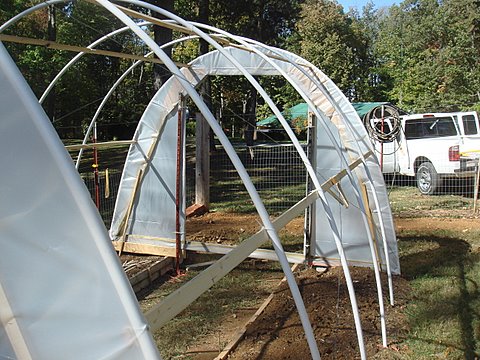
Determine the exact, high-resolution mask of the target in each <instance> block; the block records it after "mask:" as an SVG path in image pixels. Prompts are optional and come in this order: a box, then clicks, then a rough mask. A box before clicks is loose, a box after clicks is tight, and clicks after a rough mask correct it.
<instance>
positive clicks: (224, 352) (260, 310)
mask: <svg viewBox="0 0 480 360" xmlns="http://www.w3.org/2000/svg"><path fill="white" fill-rule="evenodd" d="M297 268H298V264H295V265H293V266H292V272H295V271H296V270H297ZM285 281H287V278H286V277H283V278H282V280H281V281H280V282H279V283H278V286H277V287H280V286H281V285H282V283H284V282H285ZM274 295H275V293H271V294H270V295H269V296H268V298H267V299H266V300H265V301H264V302H263V303H262V305H261V306H260V307H259V308H258V309H257V311H256V312H255V314H253V316H252V317H251V318H250V319H249V320H248V321H247V322H246V323H245V325H243V327H242V328H241V329H240V330H239V331H238V332H237V334H236V336H235V338H233V339H232V341H230V343H228V345H227V346H226V347H225V349H223V350H222V352H221V353H220V354H218V355H217V357H216V358H215V359H214V360H225V359H227V358H228V356H229V355H230V353H231V352H232V351H233V350H235V348H236V347H237V345H238V344H239V343H240V341H242V339H243V338H244V337H245V333H246V332H247V329H248V327H249V326H250V325H251V324H253V323H254V322H255V320H257V318H258V317H259V316H260V315H261V314H262V313H263V311H264V310H265V309H266V308H267V306H268V305H269V304H270V302H271V301H272V300H273V297H274Z"/></svg>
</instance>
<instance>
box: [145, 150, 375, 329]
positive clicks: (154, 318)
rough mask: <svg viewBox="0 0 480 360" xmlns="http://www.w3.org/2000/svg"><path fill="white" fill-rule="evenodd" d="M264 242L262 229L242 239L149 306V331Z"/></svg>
mask: <svg viewBox="0 0 480 360" xmlns="http://www.w3.org/2000/svg"><path fill="white" fill-rule="evenodd" d="M369 153H371V152H369ZM369 153H367V156H369V155H368V154H369ZM362 162H363V159H357V160H356V161H354V162H352V164H350V165H349V166H350V167H351V168H352V169H353V168H355V167H356V166H358V165H359V164H361V163H362ZM340 173H341V174H342V176H341V177H344V176H346V172H342V171H341V172H340ZM340 173H339V174H340ZM339 174H337V175H339ZM341 177H339V179H341ZM327 182H328V181H327ZM330 184H331V182H330ZM330 184H325V186H327V187H329V186H331V185H330ZM318 196H319V195H318V192H317V191H313V192H311V193H310V194H308V195H307V196H306V197H305V198H303V199H302V200H300V201H299V202H298V203H297V204H295V205H294V206H293V207H291V208H290V209H288V210H287V211H286V212H284V213H283V214H282V215H280V216H279V217H278V218H276V219H275V220H274V221H273V222H272V224H273V227H274V229H275V230H277V231H278V230H279V229H281V228H283V227H284V226H285V225H286V224H288V223H289V222H290V221H291V220H292V219H294V218H295V217H296V216H298V215H300V214H301V213H302V212H303V211H304V210H305V209H306V207H307V206H309V205H310V204H312V203H313V202H314V201H315V200H316V199H317V198H318ZM266 239H268V237H267V234H266V231H265V229H262V230H260V231H259V232H257V233H256V234H255V235H253V236H251V237H250V238H249V239H247V240H244V241H243V242H242V243H241V244H240V245H238V246H237V247H235V248H234V249H232V251H230V252H229V253H228V254H226V255H224V256H223V257H222V258H221V259H220V260H218V261H217V262H216V263H215V264H213V265H212V266H210V267H209V268H208V269H206V270H205V271H203V272H201V273H200V274H199V275H197V276H196V277H195V278H193V279H192V280H190V281H189V282H187V283H186V284H185V285H184V286H182V287H181V288H179V289H177V290H176V291H174V292H173V293H171V294H170V295H168V296H167V297H165V298H164V299H163V301H162V302H160V303H159V304H157V305H155V306H154V307H152V308H151V309H150V310H149V311H148V312H147V313H146V314H145V318H146V319H147V321H148V322H149V323H150V326H151V329H152V331H155V330H158V329H159V328H161V327H162V326H163V325H164V324H165V323H166V322H167V321H169V320H171V319H172V318H174V317H175V316H176V315H177V314H179V313H180V312H181V311H183V310H184V309H185V308H186V307H187V306H188V305H190V304H191V303H192V302H193V301H195V300H196V299H197V298H198V297H199V296H200V295H201V294H203V293H204V292H205V291H207V290H208V289H209V288H210V287H211V286H213V285H214V284H215V283H216V282H217V281H219V280H220V279H221V278H222V277H223V276H225V275H226V274H228V273H229V272H230V271H232V270H233V269H234V268H235V267H237V266H238V265H239V264H240V263H241V262H242V261H243V260H245V259H246V258H247V257H248V256H249V255H250V254H251V253H252V252H254V251H255V250H256V249H258V247H259V246H260V245H261V244H262V243H264V242H265V240H266Z"/></svg>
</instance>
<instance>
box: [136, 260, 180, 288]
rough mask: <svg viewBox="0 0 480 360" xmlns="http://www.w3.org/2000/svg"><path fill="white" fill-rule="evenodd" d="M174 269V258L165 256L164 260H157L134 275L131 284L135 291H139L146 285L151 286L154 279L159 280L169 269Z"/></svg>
mask: <svg viewBox="0 0 480 360" xmlns="http://www.w3.org/2000/svg"><path fill="white" fill-rule="evenodd" d="M170 270H173V258H172V257H165V258H163V259H162V260H159V261H157V262H155V263H154V264H153V265H152V266H150V267H149V268H148V269H144V270H142V271H141V272H139V273H138V274H135V275H134V276H132V277H131V278H130V279H129V280H130V284H131V285H132V288H133V291H134V292H138V291H140V290H142V289H144V288H145V287H147V286H149V285H150V284H151V283H152V282H153V281H155V280H157V279H158V278H159V277H160V276H162V275H165V274H166V273H167V272H168V271H170Z"/></svg>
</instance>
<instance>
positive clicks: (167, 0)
mask: <svg viewBox="0 0 480 360" xmlns="http://www.w3.org/2000/svg"><path fill="white" fill-rule="evenodd" d="M149 2H150V3H151V4H152V5H156V6H158V7H161V8H162V9H165V10H167V11H170V12H172V11H173V5H174V0H150V1H149ZM152 16H154V17H156V18H157V19H165V17H164V16H162V15H160V14H158V13H156V12H154V13H153V14H152ZM153 38H154V40H155V42H156V43H157V44H158V45H163V44H166V43H167V42H169V41H172V30H171V29H168V28H165V27H162V26H159V25H153ZM163 51H164V52H165V53H166V54H167V55H168V56H169V57H171V56H172V48H171V47H170V46H169V47H168V48H165V49H163ZM153 76H154V85H153V87H154V91H155V92H157V91H158V89H160V88H161V87H162V85H163V84H164V83H165V81H167V80H168V78H169V77H170V76H171V73H170V71H169V70H168V69H167V68H166V66H165V65H162V64H154V65H153Z"/></svg>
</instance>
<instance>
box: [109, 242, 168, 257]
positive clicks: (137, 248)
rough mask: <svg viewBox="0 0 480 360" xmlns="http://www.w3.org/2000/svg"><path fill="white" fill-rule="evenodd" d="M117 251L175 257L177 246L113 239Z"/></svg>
mask: <svg viewBox="0 0 480 360" xmlns="http://www.w3.org/2000/svg"><path fill="white" fill-rule="evenodd" d="M112 243H113V246H114V247H115V250H116V251H120V250H122V251H124V252H128V253H132V254H149V255H159V256H168V257H175V247H169V246H159V245H151V244H139V243H133V242H128V241H127V242H122V241H121V240H117V241H112ZM122 246H123V248H122Z"/></svg>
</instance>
